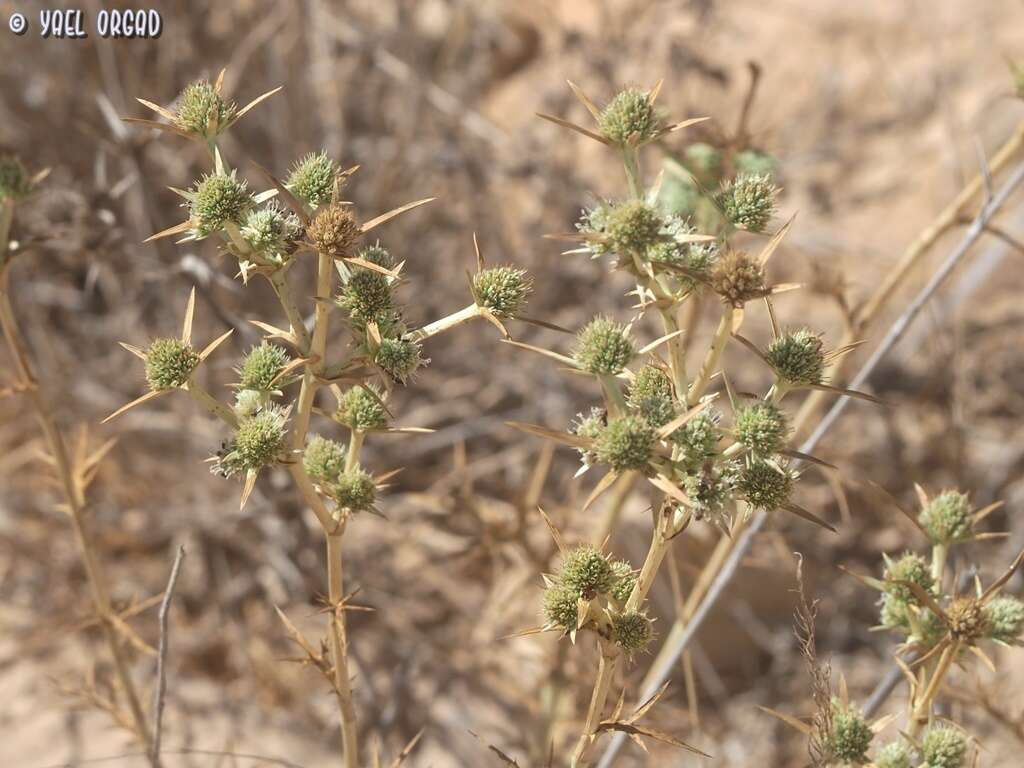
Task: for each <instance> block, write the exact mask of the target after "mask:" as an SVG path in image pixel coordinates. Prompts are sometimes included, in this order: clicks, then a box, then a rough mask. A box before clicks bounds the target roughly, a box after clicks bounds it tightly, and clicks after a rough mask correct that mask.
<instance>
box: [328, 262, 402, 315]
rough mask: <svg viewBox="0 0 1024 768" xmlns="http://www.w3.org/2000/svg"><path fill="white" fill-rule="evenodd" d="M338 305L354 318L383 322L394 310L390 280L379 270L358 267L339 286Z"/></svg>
mask: <svg viewBox="0 0 1024 768" xmlns="http://www.w3.org/2000/svg"><path fill="white" fill-rule="evenodd" d="M338 306H340V307H341V308H342V309H344V310H345V311H346V312H348V314H349V316H350V317H351V318H353V319H354V320H358V321H361V322H364V323H368V322H374V323H378V324H379V323H382V322H385V321H387V320H388V319H389V318H390V317H392V315H393V314H394V311H395V306H394V297H393V296H392V293H391V281H390V280H389V279H388V276H387V275H382V274H381V273H380V272H374V271H372V270H369V269H359V270H357V271H355V272H353V273H352V275H351V276H350V277H349V279H348V280H347V281H346V282H345V283H344V284H343V285H342V286H341V293H339V294H338Z"/></svg>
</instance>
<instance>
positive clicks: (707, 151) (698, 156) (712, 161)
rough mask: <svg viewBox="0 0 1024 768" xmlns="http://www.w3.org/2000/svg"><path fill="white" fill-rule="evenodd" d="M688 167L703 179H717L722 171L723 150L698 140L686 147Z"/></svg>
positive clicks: (685, 155) (685, 154)
mask: <svg viewBox="0 0 1024 768" xmlns="http://www.w3.org/2000/svg"><path fill="white" fill-rule="evenodd" d="M684 157H685V159H686V167H687V168H689V169H690V171H692V172H693V173H694V174H695V175H696V176H699V177H700V178H701V179H704V180H709V179H717V178H718V175H719V174H720V173H721V172H722V152H721V150H719V149H718V148H717V147H713V146H711V145H710V144H708V143H706V142H703V141H697V142H694V143H693V144H691V145H690V146H688V147H687V148H686V152H685V153H684Z"/></svg>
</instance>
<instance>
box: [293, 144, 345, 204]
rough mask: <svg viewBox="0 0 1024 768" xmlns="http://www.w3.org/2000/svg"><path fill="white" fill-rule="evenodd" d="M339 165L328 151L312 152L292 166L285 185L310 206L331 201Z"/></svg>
mask: <svg viewBox="0 0 1024 768" xmlns="http://www.w3.org/2000/svg"><path fill="white" fill-rule="evenodd" d="M338 171H339V169H338V166H337V165H336V164H335V162H334V161H333V160H332V159H331V158H330V157H329V156H328V155H327V153H326V152H310V153H309V154H308V155H306V156H305V157H303V158H302V159H301V160H299V161H298V162H296V163H295V165H293V166H292V170H291V172H290V173H289V174H288V178H287V179H286V180H285V182H284V185H285V187H286V188H287V189H288V191H289V192H291V193H292V194H293V195H295V196H296V197H297V198H299V200H301V201H302V202H304V203H305V204H306V205H308V206H309V207H310V208H319V207H320V206H321V205H324V204H325V203H329V202H330V201H331V197H332V195H333V194H334V181H335V179H337V178H338Z"/></svg>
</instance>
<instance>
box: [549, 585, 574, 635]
mask: <svg viewBox="0 0 1024 768" xmlns="http://www.w3.org/2000/svg"><path fill="white" fill-rule="evenodd" d="M541 609H542V612H543V614H544V622H545V624H546V625H548V626H551V627H561V628H562V629H564V630H567V631H571V630H574V629H576V622H577V621H578V619H579V596H578V595H577V594H576V593H575V592H574V591H573V590H571V589H569V588H568V587H563V586H561V585H560V584H555V585H553V586H550V587H548V588H547V589H545V590H544V602H543V604H542V606H541Z"/></svg>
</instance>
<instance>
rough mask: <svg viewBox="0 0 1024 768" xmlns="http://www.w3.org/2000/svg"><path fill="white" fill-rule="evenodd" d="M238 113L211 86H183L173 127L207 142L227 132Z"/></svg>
mask: <svg viewBox="0 0 1024 768" xmlns="http://www.w3.org/2000/svg"><path fill="white" fill-rule="evenodd" d="M237 113H238V106H237V105H236V104H235V102H233V101H229V100H226V99H224V98H223V97H221V95H220V94H219V93H217V89H216V88H215V87H214V86H213V85H211V84H210V83H209V82H208V81H206V80H201V81H199V82H195V83H192V84H191V85H189V86H186V88H185V90H184V91H182V92H181V94H180V95H179V96H178V101H177V108H176V109H175V110H174V124H175V125H176V126H177V127H178V128H180V129H181V130H183V131H188V132H189V133H192V134H195V135H196V136H201V137H202V138H204V139H206V140H207V141H209V140H210V139H214V138H216V137H217V135H218V134H220V133H222V132H223V131H225V130H227V129H228V128H229V127H230V126H231V123H232V121H233V120H234V119H235V115H236V114H237Z"/></svg>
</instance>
